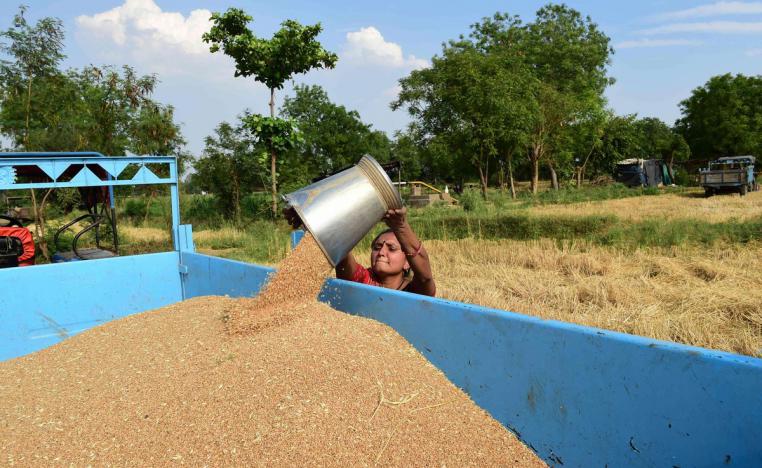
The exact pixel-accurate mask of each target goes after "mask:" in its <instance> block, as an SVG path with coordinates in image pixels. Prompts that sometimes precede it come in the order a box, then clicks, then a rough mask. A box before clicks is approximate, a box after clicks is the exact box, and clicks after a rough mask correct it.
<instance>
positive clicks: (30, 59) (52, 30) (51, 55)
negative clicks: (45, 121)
mask: <svg viewBox="0 0 762 468" xmlns="http://www.w3.org/2000/svg"><path fill="white" fill-rule="evenodd" d="M26 11H27V7H26V6H23V5H22V6H21V7H19V11H18V13H17V14H16V15H15V16H14V17H13V25H12V26H11V27H10V28H9V29H7V30H5V31H2V32H0V37H1V38H4V39H7V40H8V41H9V42H3V43H2V44H1V45H0V51H2V52H3V53H5V54H7V55H8V56H10V57H12V58H13V60H12V61H8V60H2V61H0V77H2V81H3V91H4V92H5V93H10V94H14V95H16V96H20V95H22V93H23V96H24V97H23V102H24V127H23V128H24V133H23V137H22V138H21V141H22V142H23V144H24V147H25V148H27V149H29V146H30V140H29V128H30V117H31V114H32V113H31V105H32V88H33V83H34V82H35V80H36V79H37V78H40V77H48V76H51V75H55V74H57V72H58V64H59V63H60V62H61V60H63V59H64V58H65V56H64V54H63V41H64V30H63V23H62V22H61V20H60V19H57V18H49V17H48V18H43V19H41V20H39V21H38V22H37V24H36V25H34V26H31V25H30V24H29V23H28V22H27V21H26V18H25V17H24V14H25V13H26Z"/></svg>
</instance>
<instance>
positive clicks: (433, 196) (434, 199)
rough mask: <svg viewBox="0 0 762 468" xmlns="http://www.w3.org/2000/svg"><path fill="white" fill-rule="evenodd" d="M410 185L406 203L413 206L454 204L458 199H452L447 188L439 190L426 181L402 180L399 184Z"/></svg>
mask: <svg viewBox="0 0 762 468" xmlns="http://www.w3.org/2000/svg"><path fill="white" fill-rule="evenodd" d="M403 184H407V185H410V196H409V197H408V204H409V205H410V206H414V207H424V206H429V205H432V204H434V203H444V204H447V205H456V204H457V203H458V200H456V199H454V198H453V197H452V196H451V195H450V192H449V191H448V190H439V189H438V188H436V187H433V186H431V185H429V184H427V183H426V182H421V181H419V180H414V181H411V182H402V183H400V184H399V185H403Z"/></svg>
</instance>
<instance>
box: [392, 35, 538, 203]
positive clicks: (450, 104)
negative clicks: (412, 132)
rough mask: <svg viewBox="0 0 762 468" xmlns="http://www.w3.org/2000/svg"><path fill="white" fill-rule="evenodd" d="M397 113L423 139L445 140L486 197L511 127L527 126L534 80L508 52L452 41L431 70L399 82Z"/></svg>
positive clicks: (466, 42) (464, 41)
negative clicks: (492, 166) (403, 112)
mask: <svg viewBox="0 0 762 468" xmlns="http://www.w3.org/2000/svg"><path fill="white" fill-rule="evenodd" d="M400 85H401V87H402V90H401V92H400V94H399V97H398V99H397V100H396V101H395V102H393V103H392V108H393V109H399V108H400V107H402V106H403V105H406V106H407V108H408V112H409V113H410V114H411V116H412V117H413V118H414V119H415V121H416V123H417V125H418V129H419V132H418V135H419V136H420V137H421V138H423V139H424V140H427V141H431V140H433V139H440V140H441V139H444V140H445V141H446V142H447V143H448V146H449V147H450V148H451V149H453V150H454V151H455V152H456V153H457V154H459V156H460V158H461V159H463V160H465V161H469V162H470V163H471V165H472V166H473V167H474V168H475V169H476V170H477V172H478V174H479V180H480V182H481V188H482V196H483V197H485V198H486V194H487V185H488V181H489V162H490V159H491V158H492V159H494V157H495V156H496V155H497V154H498V151H499V149H500V144H501V143H503V142H504V141H506V140H507V139H508V138H509V133H510V131H511V129H514V128H516V127H520V126H521V125H523V123H524V122H525V120H526V119H525V116H526V115H527V113H528V112H527V104H529V105H531V103H532V102H534V101H533V100H532V96H531V90H532V89H533V87H532V84H531V77H530V76H529V74H528V73H526V71H525V69H524V68H523V67H522V63H521V62H520V61H517V60H514V57H512V56H510V55H508V54H489V53H485V51H483V50H480V49H479V48H478V47H477V45H476V44H474V43H473V42H471V41H468V40H461V41H458V42H455V41H451V42H450V43H449V44H446V45H444V46H443V50H442V56H441V57H434V58H433V59H432V66H431V67H430V68H426V69H422V70H416V71H413V72H412V73H411V74H410V76H408V77H406V78H403V79H402V80H400Z"/></svg>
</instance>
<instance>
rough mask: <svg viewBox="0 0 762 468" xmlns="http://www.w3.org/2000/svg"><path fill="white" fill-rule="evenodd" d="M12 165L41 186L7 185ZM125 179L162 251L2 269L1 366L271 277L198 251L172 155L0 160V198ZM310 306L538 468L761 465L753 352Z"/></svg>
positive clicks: (362, 293) (402, 302) (495, 317)
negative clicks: (448, 398) (168, 225)
mask: <svg viewBox="0 0 762 468" xmlns="http://www.w3.org/2000/svg"><path fill="white" fill-rule="evenodd" d="M149 163H150V164H160V165H166V167H167V169H168V170H166V171H163V172H162V174H168V175H159V174H158V173H157V172H154V171H151V170H150V168H149V167H148V164H149ZM24 165H37V166H38V167H40V168H42V169H43V170H44V171H45V172H46V173H48V174H49V175H50V179H51V180H50V181H49V182H44V183H34V184H30V183H25V182H24V181H21V180H18V179H17V177H16V175H15V174H17V173H18V172H19V169H21V168H22V166H24ZM129 165H134V166H136V167H137V171H136V172H135V175H134V176H132V177H130V178H125V177H123V176H121V174H122V172H123V171H124V169H125V168H126V167H127V166H129ZM72 166H77V167H80V168H81V169H80V172H79V173H77V174H76V175H75V176H74V177H72V178H71V179H67V180H66V181H61V180H57V177H56V174H61V173H63V171H65V170H67V168H70V167H72ZM96 166H97V167H99V168H100V169H102V170H103V171H105V172H106V173H108V174H110V175H111V176H113V177H100V176H98V175H97V174H96V173H95V172H96V171H93V170H91V169H90V168H94V167H96ZM134 184H162V185H168V186H169V187H170V195H171V203H172V237H173V244H174V249H173V250H172V251H169V252H161V253H153V254H145V255H134V256H123V257H114V258H106V259H99V260H88V261H80V262H71V263H60V264H50V265H38V266H33V267H24V268H8V269H2V270H0V281H1V282H2V284H4V285H6V288H12V290H13V292H12V293H7V294H3V295H2V296H0V323H2V328H0V360H8V359H13V358H15V357H18V356H22V355H25V354H28V353H32V352H34V351H37V350H40V349H43V348H45V347H48V346H51V345H53V344H55V343H58V342H60V341H61V340H65V339H66V338H68V337H69V336H72V335H74V334H77V333H80V332H82V331H85V330H87V329H89V328H92V327H95V326H98V325H99V324H102V323H105V322H108V321H110V320H114V319H117V318H119V317H123V316H126V315H130V314H136V313H140V312H143V311H146V310H151V309H155V308H158V307H162V306H166V305H169V304H172V303H175V302H178V301H182V300H184V299H189V298H192V297H196V296H206V295H229V296H252V295H255V294H256V293H257V291H259V289H260V288H261V287H262V285H263V283H264V281H265V280H266V277H267V275H268V274H269V273H271V272H272V270H271V269H270V268H267V267H264V266H260V265H254V264H248V263H243V262H237V261H231V260H226V259H221V258H216V257H211V256H207V255H202V254H199V253H197V252H195V249H194V245H193V236H192V229H191V226H189V225H183V224H180V217H179V199H178V190H177V184H178V179H177V163H176V161H175V159H174V158H170V157H152V158H139V157H107V158H96V157H92V156H76V155H75V156H71V157H67V158H58V159H57V160H55V161H51V160H50V158H44V157H40V158H15V159H7V158H6V159H3V158H0V190H10V189H21V188H32V187H36V188H46V187H47V188H58V187H77V186H103V187H114V186H118V185H134ZM320 300H321V301H324V302H326V303H328V304H330V305H331V306H332V307H333V308H335V309H337V310H340V311H343V312H346V313H349V314H355V315H361V316H365V317H369V318H372V319H375V320H379V321H381V322H383V323H386V324H387V325H389V326H391V327H393V328H394V329H395V330H397V332H399V333H400V334H401V335H402V336H403V337H405V338H406V339H407V340H408V341H409V342H410V343H411V344H412V345H414V346H415V347H416V348H417V349H418V350H419V351H420V352H421V353H422V354H423V355H424V356H426V357H427V358H428V359H429V360H430V361H431V362H432V363H433V364H435V365H436V366H437V367H439V368H440V369H441V370H442V371H443V372H444V373H445V374H446V375H447V377H448V378H449V379H450V380H451V381H452V382H453V383H455V384H456V385H457V386H459V387H460V388H462V389H463V390H464V391H465V392H467V393H468V394H469V395H470V396H471V398H472V399H473V400H474V402H476V404H478V405H480V406H481V407H482V408H484V409H485V410H486V411H487V412H489V413H490V414H491V415H492V416H493V417H494V418H495V419H496V420H498V421H499V422H501V423H502V424H503V425H504V426H505V427H507V428H508V429H510V430H511V431H513V432H514V433H516V435H517V436H518V437H519V438H520V439H521V440H522V441H524V442H525V443H526V444H527V445H529V446H530V447H531V448H532V449H534V450H535V451H536V452H537V453H538V454H539V456H540V457H541V458H543V459H544V460H545V461H546V462H548V463H549V464H550V465H553V466H562V465H563V466H584V467H588V466H610V467H617V466H642V467H647V466H648V467H650V466H667V467H672V466H679V467H691V466H762V423H760V421H762V393H761V390H762V359H756V358H752V357H746V356H740V355H735V354H730V353H724V352H718V351H711V350H707V349H702V348H696V347H690V346H684V345H680V344H676V343H670V342H664V341H657V340H652V339H649V338H644V337H639V336H632V335H626V334H622V333H614V332H610V331H606V330H600V329H595V328H589V327H583V326H579V325H572V324H568V323H563V322H558V321H552V320H542V319H539V318H535V317H530V316H526V315H521V314H517V313H513V312H507V311H503V310H496V309H488V308H484V307H478V306H474V305H470V304H464V303H459V302H453V301H446V300H442V299H436V298H429V297H423V296H417V295H411V294H407V293H403V292H398V291H392V290H388V289H382V288H375V287H370V286H365V285H361V284H355V283H349V282H345V281H341V280H335V279H332V280H329V281H328V282H327V284H326V287H324V289H323V292H322V293H321V295H320ZM443 450H446V447H445V448H443Z"/></svg>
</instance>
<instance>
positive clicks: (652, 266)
mask: <svg viewBox="0 0 762 468" xmlns="http://www.w3.org/2000/svg"><path fill="white" fill-rule="evenodd" d="M426 249H427V250H428V252H429V256H430V258H431V262H432V268H433V271H434V277H435V278H436V281H437V294H438V296H440V297H443V298H446V299H452V300H457V301H463V302H469V303H472V304H479V305H483V306H487V307H495V308H499V309H504V310H511V311H516V312H519V313H523V314H529V315H534V316H538V317H542V318H546V319H556V320H562V321H565V322H572V323H579V324H582V325H590V326H594V327H600V328H605V329H608V330H615V331H621V332H625V333H632V334H636V335H641V336H646V337H651V338H656V339H661V340H668V341H675V342H678V343H685V344H690V345H695V346H702V347H707V348H713V349H718V350H723V351H728V352H733V353H740V354H746V355H749V356H758V357H762V273H761V272H762V245H760V244H758V243H751V244H746V245H743V244H737V245H727V246H717V247H712V248H699V247H685V248H673V249H637V250H634V251H629V252H628V251H623V250H620V249H616V248H607V247H600V246H595V245H591V244H586V243H584V242H579V243H574V242H571V243H564V244H559V243H558V242H551V241H535V242H521V241H509V240H502V241H485V240H469V239H466V240H459V241H431V240H429V241H426ZM359 258H366V253H364V252H363V253H360V255H359Z"/></svg>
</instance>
